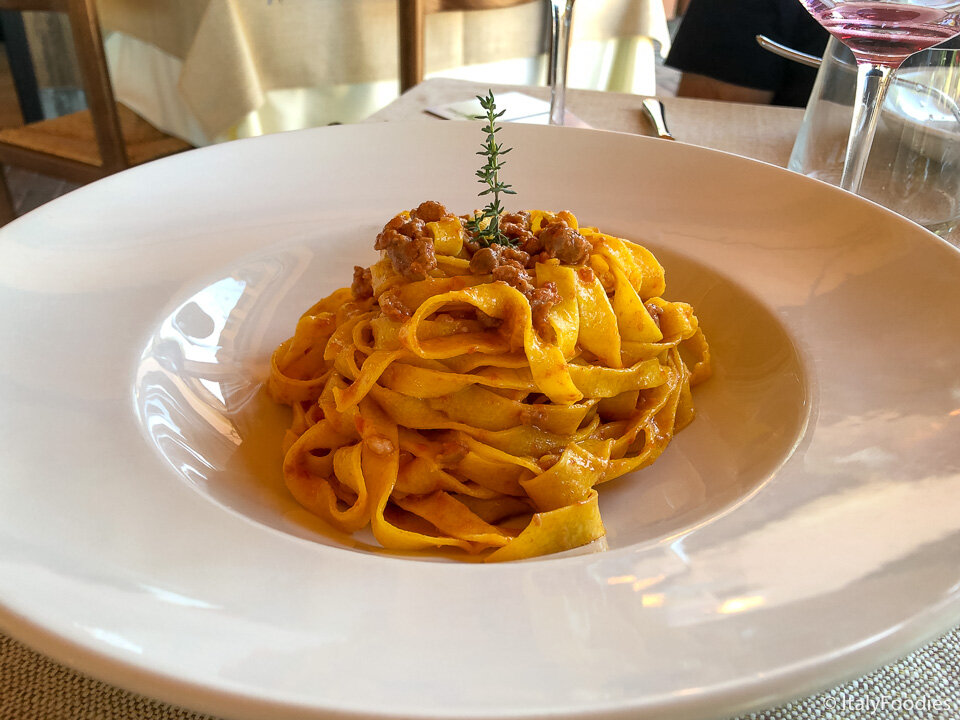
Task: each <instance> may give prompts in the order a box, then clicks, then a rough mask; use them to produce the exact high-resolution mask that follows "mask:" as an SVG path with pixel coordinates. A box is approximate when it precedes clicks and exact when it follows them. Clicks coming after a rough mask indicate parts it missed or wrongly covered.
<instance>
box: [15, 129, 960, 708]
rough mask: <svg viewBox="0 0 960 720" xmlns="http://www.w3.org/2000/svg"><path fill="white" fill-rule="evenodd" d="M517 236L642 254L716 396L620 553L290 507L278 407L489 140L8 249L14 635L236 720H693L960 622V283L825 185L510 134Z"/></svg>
mask: <svg viewBox="0 0 960 720" xmlns="http://www.w3.org/2000/svg"><path fill="white" fill-rule="evenodd" d="M502 138H503V140H504V141H505V142H506V143H507V144H509V145H512V146H514V148H515V150H514V152H513V153H512V154H511V155H509V156H508V159H509V162H508V165H507V168H506V171H505V173H506V180H507V181H508V182H511V183H512V184H513V185H514V187H515V189H516V190H517V191H518V193H519V194H518V195H517V196H516V198H515V202H516V205H515V207H534V208H550V209H563V208H566V209H570V210H572V211H574V212H575V213H576V214H577V215H579V216H580V218H581V220H582V222H583V223H584V224H591V225H599V226H600V227H602V228H603V229H605V230H606V231H608V232H611V233H614V234H619V235H622V236H625V237H628V238H631V239H635V240H641V241H643V242H645V243H646V244H647V245H648V246H649V247H650V248H651V249H653V250H654V251H655V252H656V253H657V254H658V255H659V256H660V257H661V259H662V260H663V262H664V264H665V265H666V267H667V273H668V296H670V297H674V298H678V299H685V300H688V301H691V302H692V303H693V304H694V305H695V306H696V308H697V311H698V314H699V316H700V318H701V321H702V324H703V326H704V327H705V329H706V332H707V335H708V337H709V339H710V341H711V343H712V347H713V352H714V358H715V367H716V375H715V377H714V378H713V379H712V380H710V381H709V382H708V383H707V384H705V385H703V386H701V387H700V388H698V389H697V391H696V394H695V400H696V403H697V406H698V408H699V417H698V419H697V420H696V421H695V422H694V424H693V425H692V426H691V427H690V428H688V429H687V430H684V431H683V432H682V433H681V434H680V435H679V436H678V437H677V439H676V441H675V442H674V444H672V445H671V447H670V448H669V449H668V451H667V452H666V453H665V454H664V456H663V457H662V458H661V459H660V460H658V461H657V463H656V464H655V465H654V466H652V467H651V468H649V469H647V470H645V471H643V472H642V473H640V474H639V475H636V476H633V477H629V478H624V479H623V480H622V481H618V482H617V483H615V484H612V485H611V486H610V487H605V488H604V492H603V493H602V501H601V502H602V512H603V514H604V517H605V520H606V523H607V526H608V530H609V544H610V549H609V550H608V551H606V552H599V553H587V554H584V553H580V554H577V553H572V554H569V555H566V556H563V557H548V558H542V559H537V560H532V561H528V562H522V563H514V564H507V565H499V566H483V565H476V564H462V563H452V562H443V561H437V559H436V558H423V559H418V558H416V557H398V556H393V555H387V554H383V553H377V552H374V551H371V550H369V549H368V548H366V547H364V546H362V545H356V546H353V547H349V546H344V545H342V544H340V543H339V542H337V541H336V540H335V539H333V538H329V537H327V536H326V535H325V534H322V533H321V532H319V529H318V527H317V525H316V523H315V522H313V521H312V520H311V519H310V518H309V517H308V516H307V515H306V514H305V513H304V512H302V511H300V510H299V509H298V507H297V506H296V504H295V503H294V502H292V500H290V499H289V497H287V496H286V494H285V492H284V491H283V488H282V485H281V484H280V481H279V470H278V463H279V451H278V449H277V438H278V436H279V431H280V430H279V429H280V427H281V424H282V421H283V413H282V412H280V411H279V410H278V409H276V408H273V407H272V406H271V405H270V404H269V403H267V402H265V401H264V400H263V396H262V394H261V393H260V392H259V383H260V382H261V380H262V379H263V377H264V374H265V370H266V361H267V358H268V355H269V353H270V351H271V350H272V348H273V347H274V346H275V345H276V344H277V343H278V342H279V341H280V340H281V339H283V338H284V337H286V336H287V334H289V332H290V331H291V329H292V327H293V324H294V322H295V319H296V318H297V316H298V315H299V314H300V312H302V311H303V310H304V309H305V308H306V307H307V306H309V305H310V304H311V303H312V302H313V301H314V300H315V299H316V298H318V297H320V296H321V295H325V294H326V293H328V292H329V291H330V290H332V289H333V288H334V287H336V286H339V285H341V284H345V283H348V282H349V279H350V271H351V269H352V266H353V265H354V264H368V263H369V262H370V261H371V260H373V258H374V257H375V253H374V251H373V250H372V243H373V238H374V236H375V234H376V232H377V230H378V228H379V227H380V226H382V224H383V223H384V222H385V221H386V220H387V219H389V218H390V217H391V216H392V215H393V214H394V213H395V212H397V211H398V210H401V209H406V208H410V207H413V206H415V205H416V204H417V203H419V202H420V201H421V200H424V199H437V200H441V201H443V202H445V203H446V204H447V205H448V206H449V207H451V208H454V209H456V210H458V211H461V212H463V211H468V210H471V209H473V208H474V207H475V206H476V205H477V204H478V201H477V200H476V197H475V193H476V192H477V190H478V189H480V188H479V187H478V186H477V185H476V183H475V178H474V177H473V170H474V169H475V165H476V163H477V157H476V156H475V155H474V151H475V150H476V149H477V148H478V145H479V143H480V141H481V139H482V136H481V133H480V130H479V127H478V126H476V125H473V124H467V123H443V122H432V121H424V122H422V123H418V124H410V125H404V124H386V125H366V126H347V127H336V128H327V129H321V130H318V131H308V132H303V133H296V134H286V135H275V136H270V137H266V138H262V139H257V140H252V141H244V142H240V143H235V144H230V145H226V146H221V147H215V148H210V149H205V150H199V151H195V152H191V153H188V154H186V155H183V156H180V157H176V158H172V159H169V160H165V161H160V162H158V163H156V164H152V165H149V166H147V167H144V168H140V169H137V170H133V171H130V172H125V173H122V174H120V175H117V176H114V177H112V178H109V179H107V180H104V181H102V182H99V183H96V184H94V185H92V186H89V187H87V188H84V189H82V190H79V191H77V192H75V193H72V194H70V195H69V196H67V197H65V198H62V199H60V200H58V201H56V202H53V203H51V204H50V205H48V206H45V207H44V208H42V209H41V210H40V211H38V212H35V213H33V214H31V215H30V216H28V217H26V218H24V219H21V220H19V221H16V222H14V223H13V224H12V225H10V226H8V227H7V228H5V229H4V230H3V231H2V233H0V332H2V336H3V340H4V342H3V343H2V346H0V468H2V473H0V627H2V629H3V630H5V631H6V632H8V633H11V634H12V635H14V636H16V637H17V638H19V639H21V640H23V641H24V642H26V643H28V644H30V645H32V646H34V647H36V648H38V649H39V650H40V651H42V652H44V653H47V654H49V655H51V656H53V657H54V658H56V659H58V660H60V661H62V662H65V663H67V664H69V665H72V666H74V667H77V668H80V669H81V670H83V671H85V672H87V673H90V674H92V675H94V676H96V677H99V678H102V679H105V680H108V681H110V682H112V683H115V684H118V685H121V686H123V687H126V688H129V689H132V690H135V691H139V692H142V693H146V694H147V695H151V696H155V697H158V698H160V699H162V700H166V701H170V702H174V703H178V704H182V705H186V706H188V707H191V708H195V709H198V710H202V711H207V712H211V713H215V714H219V715H223V716H227V717H230V718H241V719H243V718H250V719H253V718H258V719H259V718H264V717H270V718H271V719H272V720H283V719H289V718H316V717H330V716H337V717H354V716H378V717H400V716H404V717H456V718H481V717H483V718H506V717H530V716H534V715H546V714H549V715H552V716H557V717H560V716H564V717H574V716H575V717H587V716H589V717H623V718H627V717H629V718H640V717H649V718H668V717H673V718H699V717H707V716H711V717H715V716H727V715H731V714H734V713H736V712H739V711H742V710H744V709H747V708H752V707H759V706H768V705H772V704H774V703H776V702H778V701H781V700H784V699H786V698H788V697H790V696H794V695H799V694H804V693H808V692H811V691H813V690H816V689H819V688H823V687H826V686H829V685H831V684H834V683H836V682H839V681H840V680H842V679H845V678H847V677H851V676H854V675H857V674H859V673H862V672H865V671H867V670H869V669H871V668H872V667H875V666H878V665H880V664H882V663H884V662H886V661H888V660H890V659H892V658H894V657H895V656H897V655H899V654H902V653H904V652H906V651H907V650H908V649H910V648H912V647H914V646H916V645H918V644H919V643H921V642H922V641H923V640H926V639H928V638H930V637H931V636H933V635H934V634H935V633H937V632H939V631H942V630H944V629H946V628H948V627H949V626H950V625H951V624H952V623H955V622H956V621H957V620H958V619H960V566H958V564H957V562H956V558H957V556H958V553H960V515H958V514H957V512H956V508H957V507H958V504H960V443H958V442H957V438H958V437H960V417H958V416H960V363H958V361H957V358H958V357H960V333H958V332H957V329H958V327H960V253H958V252H957V251H956V250H955V249H953V248H951V247H950V246H948V245H946V244H945V243H943V242H941V241H940V240H938V239H937V238H936V237H934V236H933V235H930V234H928V233H927V232H926V231H924V230H922V229H920V228H919V227H917V226H915V225H913V224H911V223H909V222H907V221H906V220H903V219H901V218H900V217H898V216H896V215H894V214H892V213H890V212H887V211H885V210H883V209H881V208H879V207H877V206H874V205H871V204H869V203H867V202H865V201H862V200H859V199H857V198H854V197H853V196H849V195H847V194H845V193H842V192H840V191H838V190H836V189H834V188H832V187H830V186H827V185H824V184H820V183H817V182H815V181H811V180H808V179H806V178H803V177H800V176H798V175H793V174H790V173H787V172H786V171H782V170H779V169H776V168H773V167H769V166H766V165H762V164H759V163H753V162H750V161H747V160H744V159H742V158H737V157H733V156H728V155H724V154H720V153H714V152H709V151H705V150H701V149H697V148H694V147H690V146H685V145H682V144H676V143H667V142H662V141H653V140H649V139H644V138H637V137H629V136H623V135H615V134H602V133H596V132H590V131H578V130H569V129H567V130H564V129H557V128H545V127H530V126H512V127H509V128H507V129H505V130H504V132H503V135H502Z"/></svg>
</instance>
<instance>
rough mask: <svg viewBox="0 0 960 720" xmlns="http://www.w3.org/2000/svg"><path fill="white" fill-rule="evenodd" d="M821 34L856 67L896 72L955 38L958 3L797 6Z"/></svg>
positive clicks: (924, 0) (856, 0)
mask: <svg viewBox="0 0 960 720" xmlns="http://www.w3.org/2000/svg"><path fill="white" fill-rule="evenodd" d="M800 2H802V3H803V4H804V5H805V6H806V8H807V10H809V11H810V14H811V15H813V17H815V18H816V19H817V20H818V21H819V22H820V24H821V25H823V27H824V28H826V29H827V31H828V32H830V33H831V34H832V35H835V36H836V37H837V39H838V40H840V42H842V43H843V44H844V45H846V46H847V47H849V48H850V49H851V50H852V51H853V54H854V56H856V58H857V60H859V61H866V62H870V63H873V64H875V65H886V66H887V67H899V66H900V64H901V63H902V62H903V61H904V60H906V59H907V58H908V57H909V56H910V55H913V54H914V53H916V52H919V51H920V50H926V49H927V48H929V47H933V46H934V45H939V44H940V43H942V42H944V41H945V40H949V39H950V38H952V37H953V36H954V35H956V34H957V33H958V32H960V25H958V24H957V21H958V17H960V7H958V5H960V4H958V3H950V2H943V1H942V0H941V1H940V2H938V1H937V0H914V1H913V2H883V0H879V1H878V0H864V1H861V0H853V1H852V2H844V1H843V0H840V1H839V2H824V1H823V0H800Z"/></svg>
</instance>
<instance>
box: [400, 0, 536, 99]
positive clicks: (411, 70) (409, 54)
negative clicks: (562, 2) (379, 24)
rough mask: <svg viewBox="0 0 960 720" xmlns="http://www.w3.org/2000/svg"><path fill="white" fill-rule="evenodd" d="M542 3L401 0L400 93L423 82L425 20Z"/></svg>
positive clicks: (509, 0) (496, 0) (524, 1)
mask: <svg viewBox="0 0 960 720" xmlns="http://www.w3.org/2000/svg"><path fill="white" fill-rule="evenodd" d="M542 1H543V0H398V3H397V20H398V24H399V27H398V30H399V40H400V92H406V91H407V90H409V89H410V88H412V87H413V86H414V85H416V84H417V83H419V82H421V81H422V80H423V73H424V62H423V56H424V52H423V43H424V31H423V26H424V18H425V17H426V16H427V15H429V14H431V13H436V12H449V11H452V10H493V9H495V8H507V7H513V6H514V5H523V4H524V3H529V2H542Z"/></svg>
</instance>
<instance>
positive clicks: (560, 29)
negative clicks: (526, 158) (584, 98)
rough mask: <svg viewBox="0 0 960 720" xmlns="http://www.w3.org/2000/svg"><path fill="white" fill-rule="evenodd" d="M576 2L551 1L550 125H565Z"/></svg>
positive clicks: (572, 0)
mask: <svg viewBox="0 0 960 720" xmlns="http://www.w3.org/2000/svg"><path fill="white" fill-rule="evenodd" d="M573 2H574V0H550V5H551V8H550V25H551V30H552V33H551V36H550V69H549V71H548V80H549V82H550V124H551V125H563V117H564V113H565V112H566V94H567V57H568V56H569V55H570V20H571V19H572V17H573Z"/></svg>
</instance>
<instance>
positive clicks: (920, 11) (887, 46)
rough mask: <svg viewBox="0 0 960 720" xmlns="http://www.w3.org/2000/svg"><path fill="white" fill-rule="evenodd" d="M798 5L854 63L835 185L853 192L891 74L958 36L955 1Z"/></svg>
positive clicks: (853, 0) (811, 1) (849, 0)
mask: <svg viewBox="0 0 960 720" xmlns="http://www.w3.org/2000/svg"><path fill="white" fill-rule="evenodd" d="M800 2H801V3H803V6H804V7H805V8H807V10H809V11H810V14H811V15H813V17H814V18H815V19H816V20H817V22H819V23H820V24H821V25H823V27H824V28H826V29H827V31H829V32H830V34H831V35H833V36H834V37H835V38H837V39H838V40H839V41H840V42H842V43H843V44H844V45H846V46H847V47H848V48H850V49H851V50H852V51H853V55H854V57H855V58H856V60H857V94H856V97H855V99H854V104H853V119H852V121H851V123H850V137H849V140H848V141H847V154H846V157H845V158H844V161H843V176H842V177H841V178H840V187H842V188H843V189H844V190H849V191H850V192H859V191H860V185H861V183H862V182H863V172H864V170H865V168H866V166H867V156H869V154H870V146H871V145H872V144H873V136H874V133H875V132H876V129H877V120H878V119H879V118H880V106H881V104H882V103H883V97H884V95H886V92H887V88H888V87H889V86H890V78H891V77H892V75H893V72H894V71H895V70H896V69H897V68H899V67H900V65H901V64H903V61H904V60H906V59H907V58H908V57H910V56H911V55H913V54H914V53H916V52H919V51H920V50H926V49H927V48H929V47H933V46H934V45H939V44H940V43H942V42H944V41H945V40H949V39H950V38H952V37H953V36H954V35H956V34H957V33H960V24H958V18H960V0H800Z"/></svg>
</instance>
